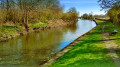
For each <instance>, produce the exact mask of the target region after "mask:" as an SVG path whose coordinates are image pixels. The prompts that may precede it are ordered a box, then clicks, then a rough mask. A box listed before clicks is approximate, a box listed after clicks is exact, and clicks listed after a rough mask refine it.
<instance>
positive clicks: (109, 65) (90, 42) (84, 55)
mask: <svg viewBox="0 0 120 67" xmlns="http://www.w3.org/2000/svg"><path fill="white" fill-rule="evenodd" d="M97 22H98V24H99V25H98V27H97V28H96V29H95V30H94V31H93V32H92V33H90V34H88V35H87V36H86V37H85V38H83V39H82V40H80V41H79V43H77V44H76V45H75V46H74V47H73V48H71V49H70V50H69V51H68V52H67V53H65V55H63V56H62V57H60V58H59V59H58V60H57V62H55V63H53V64H52V65H51V66H50V67H65V66H66V67H115V64H114V62H113V60H112V58H111V57H110V54H109V51H108V50H107V48H106V46H105V43H104V38H103V35H102V27H103V24H104V23H106V21H99V20H97ZM105 31H107V29H106V30H105ZM116 36H117V35H116ZM119 42H120V41H119Z"/></svg>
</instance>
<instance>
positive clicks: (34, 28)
mask: <svg viewBox="0 0 120 67" xmlns="http://www.w3.org/2000/svg"><path fill="white" fill-rule="evenodd" d="M70 24H73V22H67V21H66V22H65V21H63V20H61V19H59V20H56V21H49V23H44V22H39V23H36V24H29V32H40V30H45V29H51V28H55V27H59V26H66V25H70ZM29 32H27V31H26V30H25V28H24V26H19V25H3V26H1V28H0V42H6V41H8V40H9V39H13V38H14V37H17V36H20V35H21V36H23V35H26V34H27V33H29Z"/></svg>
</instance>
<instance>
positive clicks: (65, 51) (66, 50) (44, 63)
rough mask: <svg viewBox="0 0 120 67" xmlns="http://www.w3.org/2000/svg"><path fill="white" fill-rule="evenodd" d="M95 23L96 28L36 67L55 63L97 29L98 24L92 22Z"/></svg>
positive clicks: (44, 66)
mask: <svg viewBox="0 0 120 67" xmlns="http://www.w3.org/2000/svg"><path fill="white" fill-rule="evenodd" d="M93 21H94V22H95V23H96V26H95V27H94V28H93V29H91V30H90V31H88V32H86V33H85V34H83V35H82V36H80V37H78V38H77V39H75V40H74V41H73V42H71V43H70V44H69V45H67V46H66V47H65V48H63V49H62V50H60V51H59V52H57V53H55V54H54V55H53V56H51V57H50V58H49V59H48V60H46V61H44V62H43V63H41V64H39V66H38V67H48V66H50V65H51V64H53V63H54V62H56V61H57V60H58V59H59V58H60V57H61V56H63V55H64V54H65V53H67V52H68V51H69V50H70V49H71V48H72V47H73V46H75V45H76V44H77V43H79V42H80V41H81V40H82V39H83V38H84V37H86V36H87V35H88V34H89V33H91V32H93V30H95V29H96V28H97V27H98V23H97V22H96V21H95V20H93Z"/></svg>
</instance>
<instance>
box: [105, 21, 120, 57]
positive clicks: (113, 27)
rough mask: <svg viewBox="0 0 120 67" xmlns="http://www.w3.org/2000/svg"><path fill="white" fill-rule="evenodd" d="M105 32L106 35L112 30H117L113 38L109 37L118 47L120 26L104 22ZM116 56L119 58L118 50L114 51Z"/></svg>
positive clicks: (119, 50)
mask: <svg viewBox="0 0 120 67" xmlns="http://www.w3.org/2000/svg"><path fill="white" fill-rule="evenodd" d="M105 25H106V27H105V32H107V33H111V32H113V31H114V30H117V31H118V33H117V34H116V35H113V36H109V38H110V39H112V40H114V42H116V43H117V44H118V46H119V47H120V26H118V25H115V24H112V23H111V22H105ZM115 50H116V52H117V54H118V55H119V56H120V49H115Z"/></svg>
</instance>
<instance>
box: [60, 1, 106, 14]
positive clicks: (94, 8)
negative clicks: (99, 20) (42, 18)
mask: <svg viewBox="0 0 120 67" xmlns="http://www.w3.org/2000/svg"><path fill="white" fill-rule="evenodd" d="M97 1H98V0H60V2H61V4H62V5H64V7H65V8H64V10H65V11H67V10H68V9H69V8H70V7H75V8H76V9H77V11H79V13H80V15H82V14H84V13H91V12H92V13H93V14H94V15H95V14H98V15H100V14H105V11H100V10H101V8H100V6H99V4H98V2H97Z"/></svg>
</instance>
